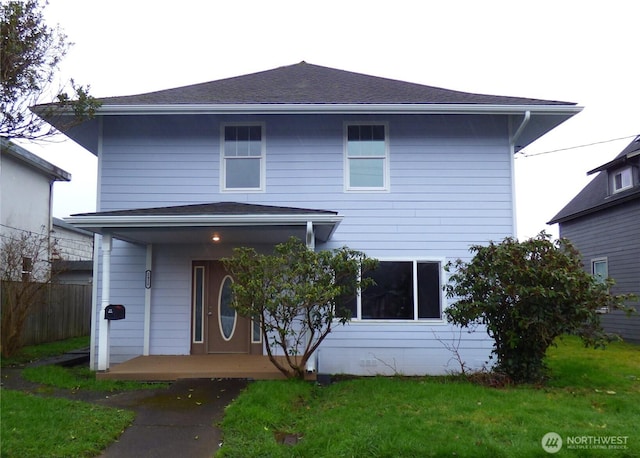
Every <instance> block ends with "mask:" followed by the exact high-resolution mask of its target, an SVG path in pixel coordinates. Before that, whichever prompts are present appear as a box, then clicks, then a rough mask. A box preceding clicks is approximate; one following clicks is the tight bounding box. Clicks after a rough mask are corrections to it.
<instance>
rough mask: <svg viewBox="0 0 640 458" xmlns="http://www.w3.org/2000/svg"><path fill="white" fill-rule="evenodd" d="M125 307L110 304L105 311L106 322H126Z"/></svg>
mask: <svg viewBox="0 0 640 458" xmlns="http://www.w3.org/2000/svg"><path fill="white" fill-rule="evenodd" d="M124 312H125V310H124V305H121V304H109V305H107V306H106V307H105V309H104V319H105V320H124Z"/></svg>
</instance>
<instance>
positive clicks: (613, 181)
mask: <svg viewBox="0 0 640 458" xmlns="http://www.w3.org/2000/svg"><path fill="white" fill-rule="evenodd" d="M624 172H627V173H628V174H629V178H630V180H629V184H628V185H626V186H624V185H623V186H622V187H620V188H616V175H618V174H619V173H620V174H623V173H624ZM630 188H633V168H632V167H631V166H628V167H623V168H621V169H616V170H614V171H613V172H611V189H612V190H613V193H614V194H615V193H618V192H622V191H625V190H627V189H630Z"/></svg>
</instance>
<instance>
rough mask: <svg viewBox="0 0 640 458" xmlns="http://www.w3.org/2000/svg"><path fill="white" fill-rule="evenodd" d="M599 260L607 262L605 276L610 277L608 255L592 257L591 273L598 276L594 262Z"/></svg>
mask: <svg viewBox="0 0 640 458" xmlns="http://www.w3.org/2000/svg"><path fill="white" fill-rule="evenodd" d="M597 262H604V263H605V266H606V267H607V272H606V274H605V275H606V276H605V278H608V277H609V260H608V258H607V257H606V256H601V257H599V258H592V259H591V275H593V276H594V277H595V276H596V273H595V271H594V268H593V267H594V264H595V263H597Z"/></svg>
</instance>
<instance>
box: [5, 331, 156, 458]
mask: <svg viewBox="0 0 640 458" xmlns="http://www.w3.org/2000/svg"><path fill="white" fill-rule="evenodd" d="M87 345H88V338H76V339H68V340H64V341H60V342H53V343H49V344H43V345H37V346H33V347H25V348H24V349H22V351H21V352H19V353H18V354H17V355H16V356H15V357H14V358H11V360H3V365H4V364H5V363H6V364H7V365H17V364H24V363H26V362H31V361H35V360H38V359H41V358H48V357H51V356H58V355H60V354H63V353H65V352H68V351H70V350H74V349H77V348H82V347H83V346H87ZM22 375H23V377H25V378H26V379H28V380H31V381H33V382H37V383H40V384H43V385H45V386H46V387H49V388H54V387H55V388H61V389H69V390H71V391H74V392H76V391H78V390H88V391H101V392H113V391H124V390H139V389H146V388H161V387H163V386H166V384H144V383H139V382H125V381H113V380H96V377H95V373H94V372H92V371H90V370H89V369H88V368H87V367H83V366H78V367H70V368H65V367H60V366H54V365H46V366H38V367H28V368H25V369H24V370H23V371H22ZM38 393H40V394H46V393H47V389H46V388H45V389H41V390H38ZM0 394H1V406H0V407H1V410H0V412H1V414H2V419H1V421H0V424H1V426H0V432H1V434H2V445H1V450H2V452H1V456H2V457H71V456H73V457H76V456H95V455H96V454H98V453H100V452H101V451H102V450H104V448H105V447H106V446H107V445H109V444H110V443H111V442H113V441H114V440H116V439H117V438H118V436H119V435H120V434H121V433H122V431H123V430H124V428H126V427H127V426H128V425H129V424H130V423H131V421H132V420H133V417H134V413H133V412H131V411H124V410H119V409H111V408H106V407H99V406H95V405H92V404H88V403H84V402H78V401H69V400H66V399H59V398H51V397H40V396H33V395H30V394H25V393H22V392H18V391H12V390H6V389H4V388H3V389H1V390H0Z"/></svg>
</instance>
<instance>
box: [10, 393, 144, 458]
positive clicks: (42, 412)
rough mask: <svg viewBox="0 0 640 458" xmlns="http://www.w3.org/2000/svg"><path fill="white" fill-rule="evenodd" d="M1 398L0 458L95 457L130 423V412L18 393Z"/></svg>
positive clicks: (131, 417)
mask: <svg viewBox="0 0 640 458" xmlns="http://www.w3.org/2000/svg"><path fill="white" fill-rule="evenodd" d="M0 393H1V394H2V400H1V405H2V425H1V427H0V428H1V429H0V431H1V432H2V456H3V457H5V456H6V457H21V458H28V457H34V458H35V457H66V456H95V455H97V454H98V453H100V451H102V450H103V449H104V448H105V447H106V446H107V445H109V444H110V443H111V442H113V441H114V440H115V439H117V438H118V436H120V434H121V433H122V431H123V430H124V429H125V428H126V427H127V426H128V425H129V424H130V423H131V422H132V421H133V417H134V414H133V412H130V411H126V410H119V409H110V408H106V407H100V406H96V405H93V404H87V403H84V402H78V401H69V400H67V399H59V398H42V397H39V396H34V395H31V394H26V393H22V392H19V391H12V390H5V389H2V390H1V391H0Z"/></svg>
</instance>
